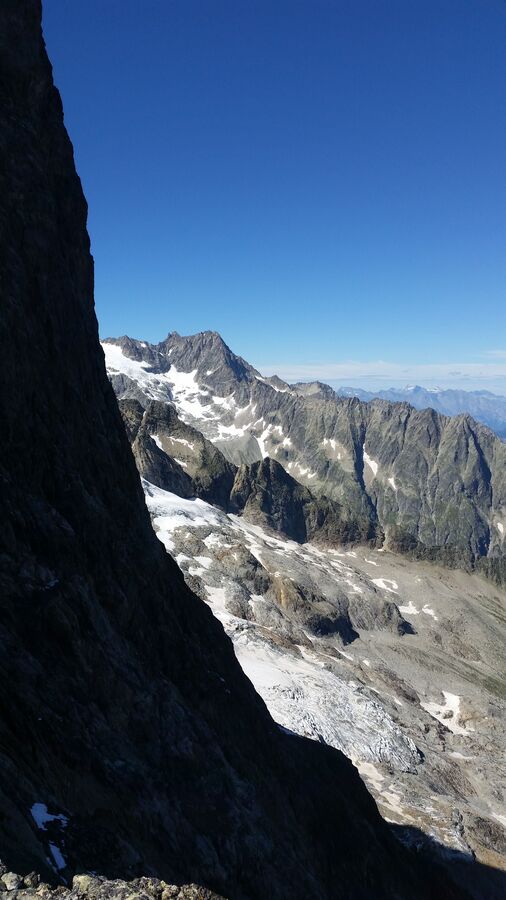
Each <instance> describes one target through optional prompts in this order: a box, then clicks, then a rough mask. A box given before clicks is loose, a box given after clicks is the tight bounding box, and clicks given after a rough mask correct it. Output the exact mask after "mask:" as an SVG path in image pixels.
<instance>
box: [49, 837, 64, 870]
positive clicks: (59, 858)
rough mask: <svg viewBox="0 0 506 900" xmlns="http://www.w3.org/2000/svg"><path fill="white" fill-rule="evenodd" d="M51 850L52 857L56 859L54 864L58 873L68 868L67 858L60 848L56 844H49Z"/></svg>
mask: <svg viewBox="0 0 506 900" xmlns="http://www.w3.org/2000/svg"><path fill="white" fill-rule="evenodd" d="M49 850H50V851H51V856H52V857H53V859H54V864H55V866H56V868H57V869H58V871H60V870H61V869H66V868H67V863H66V862H65V858H64V856H63V853H62V852H61V850H60V848H59V847H57V846H56V844H51V843H50V844H49Z"/></svg>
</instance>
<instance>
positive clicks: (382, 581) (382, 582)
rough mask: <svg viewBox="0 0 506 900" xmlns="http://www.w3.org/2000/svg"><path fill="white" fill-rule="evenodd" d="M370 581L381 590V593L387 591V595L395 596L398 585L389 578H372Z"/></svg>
mask: <svg viewBox="0 0 506 900" xmlns="http://www.w3.org/2000/svg"><path fill="white" fill-rule="evenodd" d="M371 580H372V583H373V584H375V585H376V587H379V588H381V590H382V591H388V593H389V594H396V593H397V591H398V590H399V585H398V584H397V582H396V581H393V579H391V578H372V579H371ZM388 585H391V587H388Z"/></svg>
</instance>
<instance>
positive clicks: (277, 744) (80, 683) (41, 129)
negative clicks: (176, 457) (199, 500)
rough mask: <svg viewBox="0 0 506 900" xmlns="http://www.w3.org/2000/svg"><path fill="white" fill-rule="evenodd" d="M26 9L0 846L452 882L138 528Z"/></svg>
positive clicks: (17, 87)
mask: <svg viewBox="0 0 506 900" xmlns="http://www.w3.org/2000/svg"><path fill="white" fill-rule="evenodd" d="M40 17H41V9H40V3H39V2H37V0H21V2H20V0H4V2H3V3H2V6H1V9H0V54H1V67H2V73H1V74H2V77H1V79H0V92H1V94H0V101H1V122H0V134H1V145H0V154H1V165H0V267H1V271H2V302H3V315H2V319H1V325H0V352H1V359H2V376H3V377H2V383H1V388H0V411H1V416H2V424H3V438H2V443H1V447H0V483H1V491H2V495H1V496H2V500H1V502H2V525H3V527H2V532H1V547H0V588H1V590H0V597H1V624H0V710H1V729H2V740H1V745H0V805H1V808H2V816H1V819H0V843H1V845H2V855H3V857H4V859H5V860H6V861H7V862H8V865H9V866H10V867H12V868H13V869H15V870H16V871H20V872H22V873H26V872H29V871H31V870H33V869H36V870H38V871H40V872H42V873H44V874H45V876H46V877H48V876H51V877H53V878H55V879H56V878H57V877H60V875H63V876H65V877H66V878H69V877H70V876H71V875H72V873H74V872H76V871H80V872H82V871H86V870H94V871H98V872H99V873H100V874H103V875H108V876H110V877H117V876H122V877H131V876H132V875H135V874H140V873H144V874H152V875H155V876H158V877H162V878H165V879H166V880H167V881H168V882H170V883H179V884H183V883H186V884H187V883H189V882H196V883H198V884H202V885H205V886H208V887H209V888H212V889H214V890H216V891H218V892H219V893H222V894H224V895H226V896H230V897H234V898H241V897H244V898H245V897H248V898H255V897H258V898H260V897H262V898H264V897H267V896H268V897H273V898H280V897H301V898H302V897H304V898H310V897H314V898H323V897H353V898H361V897H374V898H381V897H385V898H386V897H389V898H393V897H398V898H400V897H405V896H406V892H407V891H408V892H409V895H410V897H413V898H416V897H427V896H428V895H429V893H430V891H432V892H433V896H437V895H438V892H439V896H445V897H450V896H451V895H452V894H451V890H448V889H447V888H445V887H443V886H442V885H441V883H440V882H439V881H438V878H439V876H437V875H436V874H433V875H432V876H429V875H428V874H427V873H426V872H422V871H421V867H419V865H418V864H417V863H416V861H415V859H414V858H413V857H412V856H411V855H410V854H409V853H407V852H405V851H404V850H403V849H401V847H400V846H399V845H398V844H397V842H396V841H395V840H394V839H393V838H392V837H391V835H390V832H389V830H388V829H387V827H386V826H385V825H384V823H383V822H382V820H381V819H380V817H379V815H378V813H377V810H376V808H375V805H374V803H373V802H372V800H371V798H370V796H369V795H368V793H367V791H366V790H365V788H364V786H363V785H362V783H361V781H360V780H359V778H358V775H357V773H356V771H355V770H354V768H353V767H352V765H351V764H350V763H349V762H348V761H347V760H346V759H345V758H344V757H343V756H342V755H341V754H339V753H338V752H336V751H333V750H331V749H330V748H328V747H325V746H322V745H317V744H315V743H314V742H310V741H306V740H304V739H299V738H296V737H293V736H288V735H285V734H284V733H282V732H281V731H280V729H278V728H277V726H275V724H274V723H273V722H272V720H271V718H270V717H269V715H268V713H267V711H266V708H265V706H264V704H263V702H262V701H261V700H260V699H259V697H258V696H257V695H256V694H255V692H254V691H253V689H252V687H251V684H250V683H249V682H248V680H247V679H246V678H245V677H244V676H243V674H242V672H241V670H240V668H239V666H238V665H237V662H236V660H235V657H234V654H233V652H232V647H231V644H230V642H229V641H228V639H226V637H225V635H224V632H223V629H222V627H221V626H220V625H219V623H218V622H217V621H216V620H215V619H214V618H213V616H212V615H211V613H210V611H209V610H208V609H207V608H206V607H205V605H204V604H203V603H202V602H201V601H200V600H198V599H197V598H196V597H195V596H194V595H193V594H192V593H191V591H190V590H189V589H187V588H186V586H185V584H184V581H183V578H182V576H181V574H180V572H179V570H178V568H177V567H176V565H175V563H173V561H172V560H171V559H170V558H169V557H168V555H167V554H166V553H165V551H164V549H163V547H162V545H161V544H160V543H159V542H158V541H157V540H156V538H155V536H154V534H153V532H152V529H151V525H150V522H149V517H148V514H147V511H146V508H145V505H144V502H143V497H142V492H141V487H140V484H139V479H138V475H137V471H136V468H135V464H134V460H133V458H132V454H131V452H130V448H129V445H128V441H127V438H126V435H125V430H124V427H123V424H122V422H121V417H120V414H119V411H118V409H117V405H116V401H115V399H114V395H113V392H112V390H111V387H110V385H109V383H108V381H107V378H106V374H105V369H104V363H103V357H102V354H101V352H100V350H99V346H98V335H97V324H96V320H95V316H94V312H93V267H92V260H91V256H90V252H89V240H88V236H87V233H86V203H85V201H84V198H83V194H82V191H81V186H80V182H79V179H78V178H77V176H76V173H75V169H74V163H73V156H72V148H71V145H70V142H69V140H68V137H67V135H66V132H65V130H64V127H63V117H62V108H61V102H60V98H59V95H58V93H57V92H56V90H55V89H54V87H53V84H52V78H51V69H50V66H49V63H48V60H47V57H46V54H45V50H44V45H43V42H42V38H41V31H40ZM138 419H139V413H138V411H137V412H136V411H135V410H132V411H131V418H130V427H131V429H132V430H135V428H136V427H138V425H137V424H136V423H138ZM139 427H141V426H139ZM41 810H42V813H43V815H42V817H41V812H40V811H41Z"/></svg>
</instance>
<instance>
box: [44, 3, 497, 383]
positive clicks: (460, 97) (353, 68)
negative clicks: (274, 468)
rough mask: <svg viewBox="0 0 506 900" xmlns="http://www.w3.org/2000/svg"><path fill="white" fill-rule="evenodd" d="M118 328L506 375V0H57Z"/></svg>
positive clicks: (63, 74) (267, 353) (308, 367)
mask: <svg viewBox="0 0 506 900" xmlns="http://www.w3.org/2000/svg"><path fill="white" fill-rule="evenodd" d="M44 29H45V37H46V41H47V45H48V49H49V52H50V54H51V57H52V59H53V63H54V70H55V81H56V83H57V85H58V87H59V89H60V91H61V93H62V97H63V101H64V106H65V119H66V124H67V128H68V130H69V133H70V136H71V139H72V141H73V144H74V149H75V154H76V160H77V164H78V167H79V171H80V173H81V177H82V181H83V186H84V190H85V194H86V197H87V199H88V203H89V230H90V235H91V240H92V250H93V254H94V257H95V264H96V293H95V297H96V306H97V314H98V318H99V322H100V328H101V333H102V334H103V335H104V336H105V335H118V334H125V333H127V334H130V335H132V336H134V337H138V338H143V339H146V340H150V341H159V340H161V339H162V338H163V337H164V336H165V335H166V334H167V332H168V331H172V330H177V331H179V332H181V333H182V334H189V333H192V332H196V331H202V330H205V329H208V328H210V329H213V330H217V331H219V332H220V333H221V334H222V336H223V338H224V339H225V340H226V341H227V343H228V344H229V345H230V346H231V347H232V349H233V350H234V351H235V352H236V353H239V354H240V355H242V356H243V357H245V358H246V359H248V360H249V361H250V362H252V363H253V364H254V365H255V366H256V367H257V368H259V369H260V370H261V371H264V372H265V373H266V374H270V373H271V372H276V373H277V374H279V375H280V376H281V377H284V378H286V379H288V380H306V379H311V378H319V379H320V380H323V381H330V382H331V383H333V384H334V385H337V384H338V383H339V384H351V385H355V386H361V387H363V388H366V389H367V388H372V389H378V388H380V387H383V388H386V387H389V386H391V385H394V386H401V385H404V384H406V383H415V382H416V383H421V384H423V385H426V386H429V387H430V386H434V385H439V386H441V387H462V388H466V389H478V388H481V389H489V390H493V391H495V392H497V393H503V394H506V254H505V252H504V250H505V244H506V240H505V239H506V179H505V177H504V159H505V158H506V56H505V54H504V46H505V45H506V6H505V5H504V3H502V2H500V0H491V2H488V3H486V4H484V3H483V2H481V0H480V2H479V0H463V2H462V0H437V2H436V0H424V2H421V0H415V2H414V3H411V4H406V3H405V2H404V0H392V2H391V3H388V4H377V3H376V2H374V0H354V2H351V0H349V2H343V3H331V2H326V0H320V2H316V3H315V2H309V0H303V2H293V0H291V2H288V0H278V2H276V3H274V4H273V3H271V2H268V0H256V2H254V3H251V4H237V3H235V2H232V0H212V2H211V0H172V2H170V3H166V2H162V0H148V2H146V3H144V4H142V5H141V4H138V3H137V2H135V0H123V2H119V0H110V2H108V3H107V4H104V3H102V2H99V0H89V2H86V3H84V2H83V0H76V2H74V3H72V4H69V3H66V2H64V0H46V2H45V3H44Z"/></svg>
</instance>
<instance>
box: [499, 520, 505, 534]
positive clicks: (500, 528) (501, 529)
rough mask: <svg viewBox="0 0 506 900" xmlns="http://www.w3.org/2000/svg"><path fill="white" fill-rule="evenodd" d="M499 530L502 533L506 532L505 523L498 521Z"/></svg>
mask: <svg viewBox="0 0 506 900" xmlns="http://www.w3.org/2000/svg"><path fill="white" fill-rule="evenodd" d="M497 530H498V531H499V533H500V534H504V525H503V523H502V522H498V523H497Z"/></svg>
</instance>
